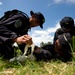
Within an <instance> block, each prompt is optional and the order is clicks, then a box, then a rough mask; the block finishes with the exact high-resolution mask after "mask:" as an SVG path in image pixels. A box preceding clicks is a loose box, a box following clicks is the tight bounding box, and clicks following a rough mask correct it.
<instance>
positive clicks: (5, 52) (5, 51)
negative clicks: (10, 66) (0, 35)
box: [0, 39, 14, 59]
mask: <svg viewBox="0 0 75 75" xmlns="http://www.w3.org/2000/svg"><path fill="white" fill-rule="evenodd" d="M0 55H1V56H2V57H3V58H5V59H10V58H13V57H14V48H13V47H12V45H11V44H10V43H5V42H3V41H2V40H1V39H0Z"/></svg>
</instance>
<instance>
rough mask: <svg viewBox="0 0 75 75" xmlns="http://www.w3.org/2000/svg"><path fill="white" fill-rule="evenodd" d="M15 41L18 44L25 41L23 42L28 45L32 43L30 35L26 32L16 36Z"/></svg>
mask: <svg viewBox="0 0 75 75" xmlns="http://www.w3.org/2000/svg"><path fill="white" fill-rule="evenodd" d="M15 42H17V43H18V44H21V43H25V44H29V45H31V44H32V43H33V41H32V37H30V36H29V35H27V34H26V35H23V36H20V37H18V38H16V39H15Z"/></svg>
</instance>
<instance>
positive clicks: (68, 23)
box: [60, 17, 74, 29]
mask: <svg viewBox="0 0 75 75" xmlns="http://www.w3.org/2000/svg"><path fill="white" fill-rule="evenodd" d="M60 26H61V27H62V28H63V29H69V28H71V27H73V26H74V20H73V18H72V17H64V18H63V19H62V20H61V21H60Z"/></svg>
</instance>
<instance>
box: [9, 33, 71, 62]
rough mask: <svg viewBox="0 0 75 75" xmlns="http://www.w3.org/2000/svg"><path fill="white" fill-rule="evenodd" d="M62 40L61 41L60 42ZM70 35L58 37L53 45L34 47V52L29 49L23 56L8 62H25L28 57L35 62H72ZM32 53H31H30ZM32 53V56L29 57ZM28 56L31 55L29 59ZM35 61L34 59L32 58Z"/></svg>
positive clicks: (65, 34)
mask: <svg viewBox="0 0 75 75" xmlns="http://www.w3.org/2000/svg"><path fill="white" fill-rule="evenodd" d="M61 40H62V41H61ZM71 42H72V39H71V35H70V34H69V33H64V34H61V35H59V36H58V39H57V40H56V42H55V44H48V45H45V46H43V47H38V46H36V45H35V46H34V50H31V49H32V48H31V47H29V48H28V49H27V52H26V54H25V55H21V56H15V57H14V58H12V59H10V60H9V62H10V63H13V62H14V61H19V62H25V60H26V58H27V57H28V58H29V59H30V60H36V61H41V60H42V61H49V60H55V61H56V60H58V59H59V60H61V61H63V62H67V61H71V60H72V50H71V47H70V46H71ZM32 52H33V53H32ZM31 53H32V55H31ZM29 55H31V56H30V57H29ZM33 57H34V58H35V59H34V58H33Z"/></svg>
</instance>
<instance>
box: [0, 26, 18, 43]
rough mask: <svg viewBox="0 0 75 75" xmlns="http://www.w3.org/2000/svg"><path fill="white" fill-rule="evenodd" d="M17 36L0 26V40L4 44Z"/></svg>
mask: <svg viewBox="0 0 75 75" xmlns="http://www.w3.org/2000/svg"><path fill="white" fill-rule="evenodd" d="M17 37H18V36H17V34H16V33H14V32H12V31H10V30H8V29H7V28H6V27H5V26H3V25H1V26H0V38H1V39H2V40H3V41H4V42H5V41H8V40H11V41H12V39H14V38H17Z"/></svg>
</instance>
